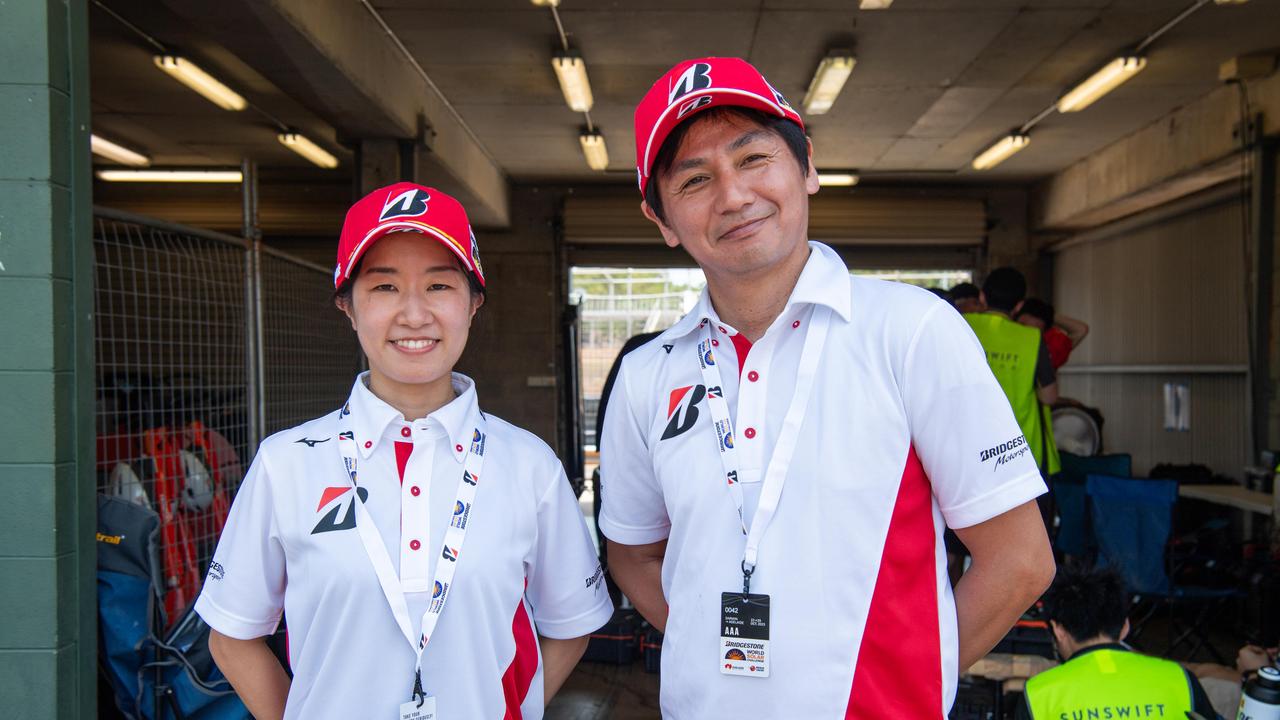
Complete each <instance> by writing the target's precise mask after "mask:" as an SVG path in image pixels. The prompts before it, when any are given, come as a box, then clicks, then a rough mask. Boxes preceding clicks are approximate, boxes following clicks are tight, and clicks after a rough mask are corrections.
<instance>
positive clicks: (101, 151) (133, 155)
mask: <svg viewBox="0 0 1280 720" xmlns="http://www.w3.org/2000/svg"><path fill="white" fill-rule="evenodd" d="M89 149H90V150H92V151H93V154H94V155H99V156H101V157H104V158H106V159H108V160H113V161H115V162H118V163H120V164H121V165H132V166H134V167H146V166H148V165H150V164H151V158H149V157H147V156H146V155H143V154H142V153H140V152H134V151H133V150H130V149H129V148H127V147H124V146H123V145H117V144H115V143H113V142H111V141H110V140H107V139H106V138H100V137H98V136H97V135H90V136H89Z"/></svg>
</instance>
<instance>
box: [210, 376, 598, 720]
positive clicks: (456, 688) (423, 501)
mask: <svg viewBox="0 0 1280 720" xmlns="http://www.w3.org/2000/svg"><path fill="white" fill-rule="evenodd" d="M454 389H455V392H457V394H458V397H457V398H455V399H454V400H453V401H452V402H450V403H449V404H447V405H445V406H444V407H442V408H440V409H439V410H437V411H436V412H434V413H432V414H431V415H429V416H428V417H426V418H422V419H420V420H416V421H414V422H412V423H409V422H406V421H405V420H404V419H403V417H401V416H400V414H399V413H398V412H397V411H396V410H395V409H394V408H392V407H391V406H390V405H387V404H386V403H385V402H383V401H382V400H380V399H378V398H377V397H376V396H374V395H373V393H371V392H370V391H369V389H368V388H367V387H366V385H365V382H364V379H363V376H362V377H361V378H359V379H357V381H356V383H355V386H354V387H353V389H352V392H351V399H350V401H349V402H348V404H347V406H346V408H345V409H344V410H343V411H336V412H334V413H331V414H330V415H327V416H325V417H322V418H319V419H317V420H313V421H311V422H308V423H304V424H303V425H300V426H298V427H295V428H292V429H290V430H286V431H284V432H281V433H277V434H276V435H273V436H272V437H270V438H268V439H267V440H265V441H264V442H263V444H262V446H261V447H260V448H259V451H258V455H257V457H256V458H255V459H254V462H253V465H252V467H251V468H250V469H249V472H248V475H247V476H246V478H245V481H244V483H243V484H242V485H241V487H240V490H239V492H238V493H237V495H236V499H235V502H234V503H233V505H232V508H231V513H230V515H229V517H228V520H227V525H226V528H225V529H224V530H223V534H222V537H221V539H220V540H219V543H218V548H217V551H216V552H215V554H214V559H215V561H216V562H218V563H219V564H220V565H221V566H222V568H223V573H224V574H223V576H222V577H221V578H215V577H214V576H210V577H209V579H208V580H207V581H206V583H205V586H204V589H203V590H202V592H201V595H200V598H199V599H198V600H197V603H196V611H197V612H198V613H199V614H200V616H201V617H203V618H204V619H205V621H206V622H208V623H209V625H210V626H211V627H213V628H214V629H216V630H218V631H219V632H221V633H223V634H225V635H228V636H231V637H236V638H243V639H249V638H255V637H261V636H263V635H268V634H270V633H272V632H274V630H275V628H276V625H277V623H278V622H279V620H280V617H281V613H282V611H283V614H284V615H285V616H286V617H287V618H288V626H289V657H290V665H291V668H292V670H293V673H294V679H293V683H292V685H291V686H290V691H289V699H288V702H287V704H286V707H285V717H286V718H288V719H292V718H334V719H335V720H336V719H338V718H342V719H343V720H346V719H348V718H355V717H360V718H395V717H397V709H398V707H399V704H400V703H402V702H405V701H406V700H408V699H409V695H410V691H411V690H412V687H413V667H414V653H413V652H412V651H411V650H410V647H409V644H408V643H407V642H406V640H405V638H404V636H403V635H402V634H401V632H400V630H399V628H398V626H397V625H396V622H395V620H394V617H393V615H392V613H391V610H390V608H389V607H388V605H387V601H386V599H385V598H384V596H383V593H382V588H381V587H380V585H379V584H378V580H377V577H376V576H375V574H374V571H373V568H372V566H371V564H370V561H369V559H368V556H367V555H366V554H365V551H364V546H363V545H362V543H361V541H360V539H359V537H358V533H357V532H355V517H356V513H355V512H354V507H353V505H352V503H353V502H354V500H353V496H354V495H355V494H356V493H355V492H353V491H352V488H351V483H350V479H349V477H348V476H347V474H346V472H345V470H344V466H343V461H342V458H341V456H340V453H339V450H338V447H337V446H338V440H337V439H336V435H337V433H338V432H339V428H340V426H341V425H340V422H339V420H340V413H341V412H345V411H346V410H349V411H350V414H351V417H350V418H348V419H347V420H349V422H350V425H351V428H352V431H353V433H354V436H355V437H354V440H355V441H356V442H355V446H356V447H357V448H358V450H357V453H358V458H357V459H358V462H359V467H360V470H359V479H360V490H359V494H360V497H361V498H362V499H363V501H364V503H365V507H366V509H367V510H368V511H369V514H370V516H371V517H372V518H373V521H374V524H375V525H376V526H377V530H378V532H379V534H381V536H382V540H383V543H384V544H385V545H386V547H387V548H388V554H389V555H390V557H391V560H392V563H393V564H394V565H395V569H396V572H397V573H399V577H400V581H401V584H402V586H403V587H404V589H405V598H406V602H407V604H408V608H409V617H410V618H411V621H412V623H413V630H414V632H415V633H418V632H420V627H419V625H420V623H421V618H422V615H423V612H424V611H425V610H426V608H427V605H428V603H429V602H430V600H431V596H432V592H431V590H432V588H433V580H434V575H435V569H436V563H437V562H438V561H439V558H440V554H441V546H442V543H443V541H444V535H445V531H446V529H447V528H448V527H449V525H450V523H452V522H465V523H467V535H466V540H465V543H464V545H463V547H462V551H461V553H460V554H459V558H458V567H457V574H456V575H455V576H454V583H453V586H452V588H451V590H450V593H449V596H448V597H449V599H448V603H447V605H446V607H445V609H444V612H443V614H442V615H441V616H440V622H439V624H438V625H437V626H436V630H435V631H434V632H433V633H432V637H431V639H430V642H429V644H428V645H427V648H426V651H425V652H424V654H423V658H422V677H423V684H424V686H425V688H426V690H427V692H428V693H431V694H433V695H435V696H436V697H437V702H438V711H439V713H440V716H441V717H445V718H451V719H452V718H501V717H504V716H507V715H509V716H513V717H524V718H539V717H542V708H543V698H542V683H543V681H542V663H541V657H540V655H539V648H538V644H537V636H538V635H542V636H546V637H551V638H574V637H580V636H582V635H586V634H588V633H590V632H592V631H593V630H595V629H597V628H599V627H600V626H601V625H603V624H604V623H605V622H606V621H608V619H609V617H610V616H611V614H612V611H613V607H612V603H611V602H610V601H609V597H608V594H607V592H606V591H605V589H604V585H603V583H602V582H601V581H600V577H599V575H598V568H599V562H598V560H597V558H596V555H595V549H594V547H593V545H592V543H591V540H590V536H589V535H588V533H587V529H586V524H585V521H584V519H583V517H582V514H581V512H580V511H579V509H578V504H577V501H576V499H575V498H574V496H573V492H572V491H571V490H570V488H569V484H568V482H567V480H566V479H565V475H564V470H563V468H562V467H561V465H560V462H559V460H558V459H557V458H556V457H555V455H554V454H553V453H552V452H551V450H550V448H548V447H547V446H546V445H545V444H544V443H543V442H542V441H540V440H538V439H537V438H536V437H534V436H533V435H531V434H530V433H528V432H525V431H523V430H520V429H519V428H516V427H514V426H512V425H510V424H508V423H506V422H503V421H502V420H500V419H498V418H495V417H493V416H486V418H485V419H486V422H485V428H486V433H487V435H486V437H485V439H484V443H485V466H484V471H483V477H482V478H481V479H480V482H479V484H478V486H477V489H476V497H475V502H474V504H473V505H472V506H471V507H458V506H457V505H456V503H455V499H456V497H457V488H458V482H459V480H460V478H461V475H462V471H463V460H464V459H465V457H466V455H465V452H464V450H465V448H466V447H469V445H470V442H471V438H472V433H473V431H474V429H475V427H476V421H477V419H478V418H479V417H480V410H479V406H478V405H477V403H476V393H475V389H474V386H473V384H472V382H471V381H470V380H469V379H467V378H466V377H464V376H462V375H456V374H455V375H454ZM304 439H305V440H308V442H305V443H304V442H302V440H304ZM397 446H400V449H399V450H397ZM398 455H399V458H398V457H397V456H398ZM400 461H403V462H404V473H403V481H402V480H401V474H400V472H399V468H398V464H399V462H400ZM415 489H416V490H417V492H416V493H415ZM395 549H398V552H397V551H396V550H395Z"/></svg>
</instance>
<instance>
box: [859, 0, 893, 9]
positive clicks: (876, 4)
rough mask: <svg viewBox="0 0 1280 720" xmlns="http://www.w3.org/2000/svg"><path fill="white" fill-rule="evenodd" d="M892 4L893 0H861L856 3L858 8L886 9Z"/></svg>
mask: <svg viewBox="0 0 1280 720" xmlns="http://www.w3.org/2000/svg"><path fill="white" fill-rule="evenodd" d="M892 4H893V0H862V1H861V2H859V3H858V9H859V10H888V9H889V6H890V5H892Z"/></svg>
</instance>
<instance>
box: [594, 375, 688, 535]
mask: <svg viewBox="0 0 1280 720" xmlns="http://www.w3.org/2000/svg"><path fill="white" fill-rule="evenodd" d="M634 358H635V355H631V356H628V360H632V359H634ZM628 365H629V363H628V362H627V361H624V362H623V365H622V370H621V372H619V373H618V381H617V382H616V383H615V384H614V386H613V393H612V394H611V395H610V396H609V403H608V404H609V414H608V415H606V416H605V419H604V432H603V434H602V435H601V438H600V492H601V508H600V531H601V532H603V533H604V534H605V536H606V537H608V538H609V539H610V540H612V541H614V542H616V543H621V544H623V545H647V544H649V543H655V542H658V541H659V540H665V539H666V538H667V536H668V535H670V534H671V519H670V518H669V517H668V516H667V506H666V504H665V503H664V502H663V499H662V487H661V485H659V483H658V477H657V475H656V474H655V473H654V470H653V458H652V457H651V456H650V455H649V446H648V442H647V440H646V437H645V432H644V426H643V425H641V423H640V421H639V420H638V419H637V418H636V412H635V407H634V405H633V398H632V397H631V395H630V383H629V373H628V372H627V371H628Z"/></svg>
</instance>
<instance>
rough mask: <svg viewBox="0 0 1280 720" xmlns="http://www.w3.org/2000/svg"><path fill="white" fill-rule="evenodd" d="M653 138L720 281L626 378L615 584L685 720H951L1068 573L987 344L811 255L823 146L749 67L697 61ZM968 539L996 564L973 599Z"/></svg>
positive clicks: (663, 217)
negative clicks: (949, 539)
mask: <svg viewBox="0 0 1280 720" xmlns="http://www.w3.org/2000/svg"><path fill="white" fill-rule="evenodd" d="M636 138H637V143H636V144H637V153H636V155H637V158H638V162H637V165H638V170H639V174H640V189H641V194H642V195H643V197H644V202H643V203H642V205H641V208H642V210H643V212H644V213H645V215H646V216H648V217H649V219H651V220H652V221H653V222H654V223H656V225H657V228H658V230H659V232H660V233H661V234H662V237H663V239H664V240H665V241H666V243H667V244H668V245H669V246H671V247H675V246H677V245H678V246H681V247H683V248H684V249H685V250H686V251H688V253H689V254H690V255H691V256H692V257H693V259H694V260H695V261H697V263H698V265H699V266H700V267H701V268H702V269H703V271H704V273H705V274H706V277H707V290H706V291H705V292H704V293H703V295H702V297H701V298H700V300H699V302H698V304H697V305H696V306H695V307H694V309H693V310H692V311H691V312H690V313H689V314H688V315H687V316H686V317H685V318H683V319H682V320H680V321H679V322H678V323H676V324H675V325H674V326H672V327H671V328H669V329H668V330H666V331H665V332H663V333H662V335H660V336H659V337H658V338H656V339H655V340H653V341H652V342H650V343H648V344H646V345H644V346H643V347H641V348H639V349H637V350H635V351H634V352H632V353H631V354H630V355H628V356H627V357H626V358H625V359H624V360H623V364H622V370H621V371H620V372H619V375H618V379H617V382H616V384H615V386H614V390H613V397H612V398H611V399H610V401H609V414H608V416H607V417H606V418H605V429H604V434H603V446H602V452H601V473H602V474H603V476H604V482H603V488H604V508H603V510H602V512H601V517H600V528H601V530H602V531H603V532H604V534H605V536H606V537H607V538H608V539H609V557H610V560H611V565H612V570H613V573H614V578H615V580H616V581H617V582H618V585H619V586H620V587H621V588H622V589H623V591H624V592H625V593H626V594H627V596H628V597H629V598H630V599H631V600H632V602H633V603H634V604H635V606H636V607H637V608H638V609H639V610H640V612H641V613H643V614H644V616H645V617H646V618H647V619H648V620H649V621H650V622H651V623H653V625H654V626H656V627H657V628H658V629H660V630H663V631H664V632H665V633H666V635H665V637H664V644H663V650H662V699H661V704H662V711H663V714H664V715H665V716H667V717H671V718H709V717H769V718H820V717H847V718H868V719H869V718H877V719H879V718H887V717H894V718H913V719H914V718H934V719H935V720H941V718H944V717H945V716H946V714H947V711H948V708H949V707H950V705H951V702H952V698H953V696H954V693H955V686H956V681H957V675H958V673H959V670H960V669H961V668H963V667H967V666H968V665H969V664H970V663H972V662H973V661H974V660H976V659H978V658H979V657H981V656H982V655H984V654H985V653H986V652H987V651H988V649H989V648H990V647H992V646H993V645H994V644H995V643H996V642H997V641H999V640H1000V638H1002V637H1003V636H1004V634H1005V633H1006V632H1007V630H1008V628H1009V627H1010V626H1011V625H1012V624H1013V622H1014V621H1015V620H1016V619H1017V617H1018V615H1019V614H1020V613H1022V612H1023V611H1024V610H1025V609H1026V608H1027V607H1028V606H1029V605H1030V604H1031V603H1032V602H1033V601H1034V600H1035V598H1037V597H1038V596H1039V594H1040V592H1042V591H1043V590H1044V588H1045V587H1046V586H1047V585H1048V583H1049V580H1050V578H1051V577H1052V574H1053V559H1052V556H1051V554H1050V552H1049V547H1048V542H1047V539H1046V537H1045V532H1044V527H1043V525H1042V523H1041V522H1040V518H1039V516H1038V514H1037V512H1036V509H1035V504H1034V498H1035V497H1036V496H1037V495H1039V494H1040V493H1042V492H1044V485H1043V482H1042V481H1041V480H1040V477H1039V474H1038V473H1037V472H1036V469H1035V466H1034V463H1033V462H1032V461H1031V458H1030V455H1029V454H1028V453H1027V451H1026V447H1025V444H1024V442H1023V440H1022V436H1021V434H1020V433H1019V431H1018V427H1017V423H1016V422H1015V421H1014V419H1013V416H1012V414H1011V413H1010V412H1009V405H1008V402H1007V401H1006V400H1005V398H1004V396H1003V395H1002V394H1001V393H1000V390H999V386H998V385H997V384H996V383H995V380H994V379H993V378H992V377H991V373H990V370H988V369H987V367H986V363H985V361H984V359H983V356H982V350H981V348H980V347H979V345H978V343H977V341H976V340H975V339H974V337H973V334H972V333H971V332H970V331H969V329H968V326H967V325H965V323H964V321H963V320H962V319H961V318H960V316H959V315H958V314H957V313H955V312H953V311H952V310H951V309H950V308H948V307H947V305H946V304H945V303H943V302H941V301H940V300H938V299H937V298H936V297H934V296H933V295H932V294H930V293H929V292H927V291H925V290H922V289H919V288H914V287H910V286H907V285H902V284H898V283H890V282H884V281H877V280H870V279H860V278H854V277H851V276H850V274H849V270H848V268H846V267H845V265H844V263H843V262H841V260H840V258H839V256H838V255H836V254H835V252H834V251H832V250H831V249H830V248H828V247H826V246H825V245H821V244H818V243H810V242H807V235H808V196H809V195H811V194H813V193H815V192H817V191H818V178H817V171H816V170H815V169H814V165H813V159H812V153H813V148H812V145H811V144H810V143H809V142H808V139H807V138H806V136H805V134H804V125H803V121H802V120H801V118H800V116H799V115H798V114H797V113H796V112H795V110H793V109H792V108H791V106H790V105H788V104H787V102H786V100H785V99H784V98H783V97H782V95H781V94H780V93H778V92H777V91H776V90H774V89H773V87H772V86H770V85H769V83H768V82H767V81H766V80H765V79H764V77H762V76H761V75H760V73H759V72H758V71H756V69H755V68H753V67H751V66H750V65H749V64H747V63H746V62H744V61H742V60H738V59H734V58H705V59H701V60H693V61H687V62H683V63H680V64H679V65H677V66H676V67H675V68H673V69H672V70H671V71H669V72H668V73H667V74H666V75H665V76H664V77H663V78H662V79H660V80H659V81H658V83H657V84H656V85H654V87H653V89H652V90H650V91H649V93H648V94H647V95H646V96H645V98H644V100H643V101H642V102H641V104H640V106H639V107H638V108H637V110H636ZM784 484H785V491H784V489H783V486H784ZM944 522H945V523H946V524H947V525H950V526H952V527H955V528H959V530H958V532H959V534H960V538H961V539H962V540H963V541H964V543H965V544H966V545H967V546H968V547H969V548H970V550H972V552H973V565H972V568H971V570H970V572H969V573H968V574H966V575H965V576H964V578H963V579H962V580H961V581H960V584H959V586H958V587H957V589H956V591H955V593H954V596H953V594H952V591H951V587H950V584H949V583H948V582H947V577H946V568H945V564H944V562H945V561H944V558H945V554H944V551H943V547H942V531H943V527H944Z"/></svg>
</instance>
